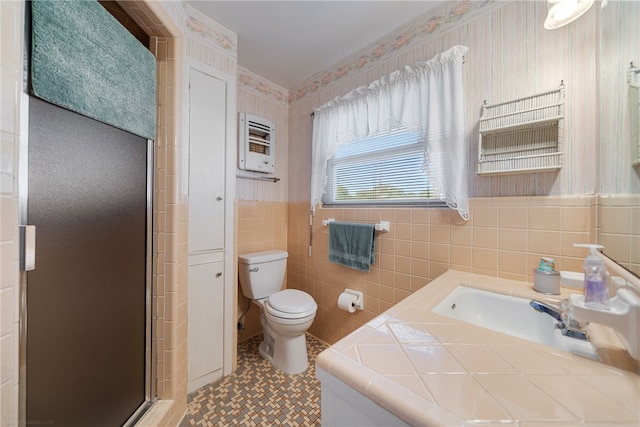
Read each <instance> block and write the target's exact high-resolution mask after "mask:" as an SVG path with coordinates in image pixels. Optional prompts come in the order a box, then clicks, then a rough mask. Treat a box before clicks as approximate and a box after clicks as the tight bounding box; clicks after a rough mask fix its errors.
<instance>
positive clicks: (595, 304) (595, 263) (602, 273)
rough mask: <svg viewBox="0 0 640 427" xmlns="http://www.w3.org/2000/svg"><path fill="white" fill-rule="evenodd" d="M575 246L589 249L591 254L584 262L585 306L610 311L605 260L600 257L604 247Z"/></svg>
mask: <svg viewBox="0 0 640 427" xmlns="http://www.w3.org/2000/svg"><path fill="white" fill-rule="evenodd" d="M574 246H576V247H581V248H589V250H590V251H591V254H590V255H589V256H588V257H587V258H585V260H584V305H585V306H587V307H592V308H598V309H603V310H608V309H609V286H608V285H607V277H606V269H605V266H604V260H603V259H602V258H600V257H599V256H598V251H597V250H598V249H603V248H604V246H602V245H593V244H578V243H575V244H574Z"/></svg>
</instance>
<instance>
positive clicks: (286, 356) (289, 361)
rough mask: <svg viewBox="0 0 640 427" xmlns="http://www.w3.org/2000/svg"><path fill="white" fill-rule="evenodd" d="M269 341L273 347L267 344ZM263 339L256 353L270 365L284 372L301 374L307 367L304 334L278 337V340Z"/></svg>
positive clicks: (307, 360)
mask: <svg viewBox="0 0 640 427" xmlns="http://www.w3.org/2000/svg"><path fill="white" fill-rule="evenodd" d="M268 341H271V342H273V343H274V345H273V347H271V346H270V345H269V342H268ZM268 341H267V340H265V341H262V342H261V343H260V345H259V346H258V354H260V356H261V357H262V358H263V359H265V360H268V361H269V363H271V365H272V366H273V367H274V368H276V369H279V370H281V371H282V372H284V373H285V374H301V373H302V372H304V371H306V370H307V368H308V367H309V359H308V358H307V338H306V336H305V335H304V334H302V335H300V336H297V337H280V338H279V339H278V340H272V339H271V340H268Z"/></svg>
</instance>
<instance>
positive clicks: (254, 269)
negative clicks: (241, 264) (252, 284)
mask: <svg viewBox="0 0 640 427" xmlns="http://www.w3.org/2000/svg"><path fill="white" fill-rule="evenodd" d="M258 270H260V269H259V268H258V267H253V268H250V269H249V271H250V272H252V273H255V272H256V271H258Z"/></svg>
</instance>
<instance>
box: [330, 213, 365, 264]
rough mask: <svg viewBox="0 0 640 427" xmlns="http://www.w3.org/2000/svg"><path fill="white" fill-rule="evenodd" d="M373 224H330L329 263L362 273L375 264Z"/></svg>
mask: <svg viewBox="0 0 640 427" xmlns="http://www.w3.org/2000/svg"><path fill="white" fill-rule="evenodd" d="M374 234H375V229H374V226H373V224H357V223H348V222H330V223H329V261H331V262H333V263H336V264H341V265H344V266H345V267H349V268H353V269H355V270H360V271H369V266H370V265H371V264H373V263H374V262H375V243H374Z"/></svg>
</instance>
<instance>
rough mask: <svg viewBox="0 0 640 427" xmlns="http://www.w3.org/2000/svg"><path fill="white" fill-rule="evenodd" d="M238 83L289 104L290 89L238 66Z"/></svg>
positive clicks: (281, 102)
mask: <svg viewBox="0 0 640 427" xmlns="http://www.w3.org/2000/svg"><path fill="white" fill-rule="evenodd" d="M238 85H240V86H244V87H245V88H247V89H249V90H252V91H253V92H256V93H258V94H259V95H262V96H266V97H268V98H271V99H273V100H275V101H277V102H278V103H280V104H283V105H288V91H287V90H286V89H285V88H283V87H280V86H278V85H276V84H275V83H273V82H271V81H269V80H267V79H264V78H262V77H260V76H259V75H257V74H255V73H253V72H251V71H249V70H247V69H246V68H243V67H241V66H238Z"/></svg>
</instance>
